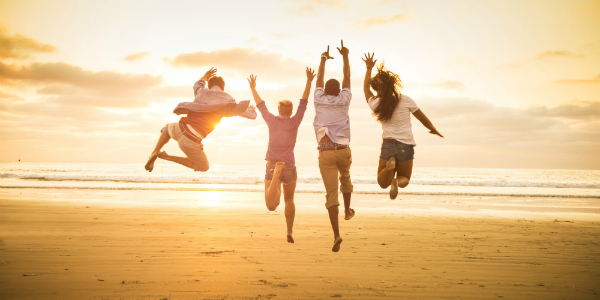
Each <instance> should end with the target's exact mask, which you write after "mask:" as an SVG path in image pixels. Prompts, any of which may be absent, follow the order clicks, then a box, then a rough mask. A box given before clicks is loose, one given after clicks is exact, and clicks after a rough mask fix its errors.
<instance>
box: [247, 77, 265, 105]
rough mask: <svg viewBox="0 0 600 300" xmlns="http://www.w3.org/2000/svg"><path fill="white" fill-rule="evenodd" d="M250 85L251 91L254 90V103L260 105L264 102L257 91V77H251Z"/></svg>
mask: <svg viewBox="0 0 600 300" xmlns="http://www.w3.org/2000/svg"><path fill="white" fill-rule="evenodd" d="M248 83H249V84H250V90H252V97H254V102H255V103H256V105H259V104H260V103H261V102H263V100H262V99H261V98H260V96H259V95H258V92H257V91H256V75H254V74H252V75H250V78H248Z"/></svg>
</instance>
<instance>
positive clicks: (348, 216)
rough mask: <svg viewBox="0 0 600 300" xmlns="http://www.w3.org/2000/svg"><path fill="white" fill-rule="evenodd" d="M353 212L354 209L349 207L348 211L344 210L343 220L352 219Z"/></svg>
mask: <svg viewBox="0 0 600 300" xmlns="http://www.w3.org/2000/svg"><path fill="white" fill-rule="evenodd" d="M355 214H356V212H355V211H354V209H352V208H351V209H350V210H349V211H346V216H345V217H344V220H350V219H352V217H354V215H355Z"/></svg>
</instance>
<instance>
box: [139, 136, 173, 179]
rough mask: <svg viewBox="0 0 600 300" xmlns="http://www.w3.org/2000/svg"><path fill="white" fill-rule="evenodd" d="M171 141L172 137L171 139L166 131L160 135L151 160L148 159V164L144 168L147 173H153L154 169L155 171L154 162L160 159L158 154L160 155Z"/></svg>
mask: <svg viewBox="0 0 600 300" xmlns="http://www.w3.org/2000/svg"><path fill="white" fill-rule="evenodd" d="M170 139H171V137H169V135H168V134H167V132H166V130H163V131H162V132H161V133H160V137H159V138H158V142H157V143H156V147H154V150H153V151H152V153H151V154H150V158H148V162H147V163H146V166H144V168H145V169H146V171H148V172H152V169H154V162H155V161H156V159H157V158H158V154H159V153H160V149H162V147H163V146H164V145H165V144H166V143H168V142H169V140H170Z"/></svg>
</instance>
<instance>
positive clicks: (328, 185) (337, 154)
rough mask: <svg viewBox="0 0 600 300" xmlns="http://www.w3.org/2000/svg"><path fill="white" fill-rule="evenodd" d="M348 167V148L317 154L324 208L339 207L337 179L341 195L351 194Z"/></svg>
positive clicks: (349, 163)
mask: <svg viewBox="0 0 600 300" xmlns="http://www.w3.org/2000/svg"><path fill="white" fill-rule="evenodd" d="M350 165H352V152H351V151H350V147H348V148H346V149H341V150H327V151H320V152H319V170H321V177H322V178H323V184H324V185H325V191H326V192H327V196H326V198H327V202H325V207H326V208H330V207H332V206H336V205H340V201H339V200H338V178H339V180H340V183H341V185H342V186H341V188H340V190H341V191H342V193H352V191H353V186H352V182H350Z"/></svg>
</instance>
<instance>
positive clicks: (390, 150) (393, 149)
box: [379, 142, 415, 162]
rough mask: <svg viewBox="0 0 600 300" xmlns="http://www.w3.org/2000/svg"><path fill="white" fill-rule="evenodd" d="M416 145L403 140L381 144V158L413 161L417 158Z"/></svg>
mask: <svg viewBox="0 0 600 300" xmlns="http://www.w3.org/2000/svg"><path fill="white" fill-rule="evenodd" d="M414 147H415V146H413V145H407V144H404V143H401V142H396V143H383V144H381V155H380V156H379V159H381V160H389V159H390V158H392V157H395V158H396V162H403V161H411V160H413V159H415V149H414Z"/></svg>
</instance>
